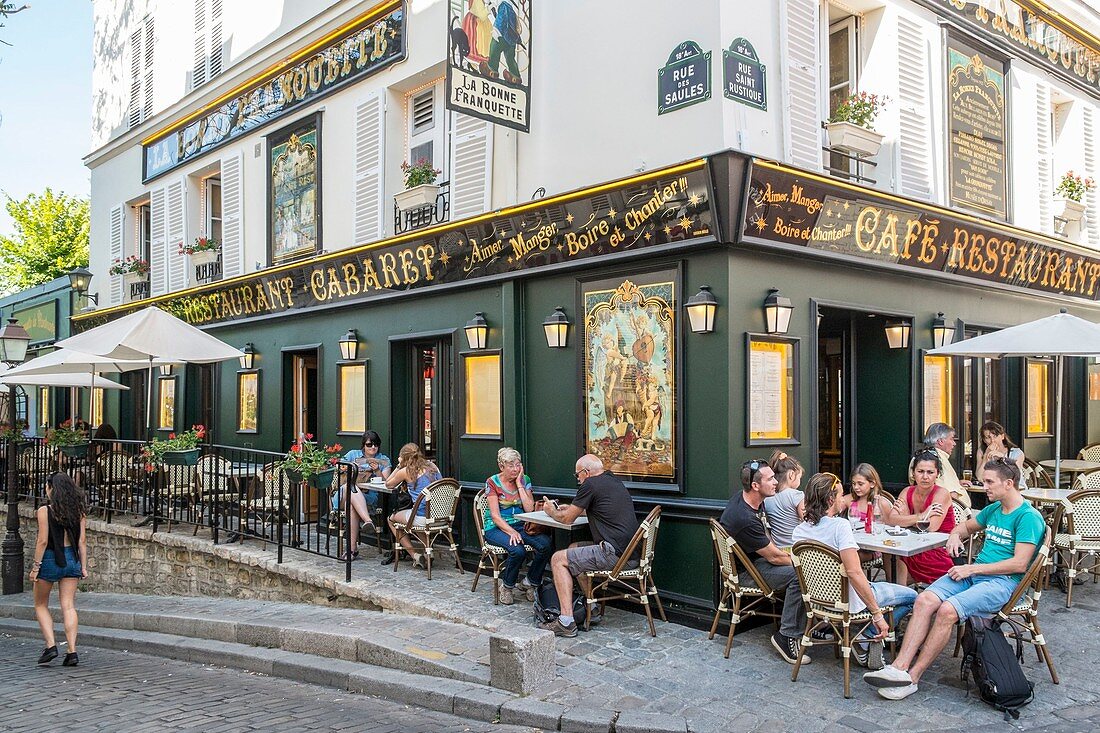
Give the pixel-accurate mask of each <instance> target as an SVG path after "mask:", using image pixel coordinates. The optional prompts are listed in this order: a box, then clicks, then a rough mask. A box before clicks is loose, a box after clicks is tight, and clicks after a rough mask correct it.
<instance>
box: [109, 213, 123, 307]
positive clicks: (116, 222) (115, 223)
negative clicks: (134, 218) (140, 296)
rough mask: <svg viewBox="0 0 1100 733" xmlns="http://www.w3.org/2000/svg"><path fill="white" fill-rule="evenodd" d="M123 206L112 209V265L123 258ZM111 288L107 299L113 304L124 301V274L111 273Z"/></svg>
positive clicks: (110, 230)
mask: <svg viewBox="0 0 1100 733" xmlns="http://www.w3.org/2000/svg"><path fill="white" fill-rule="evenodd" d="M122 213H123V208H122V206H115V207H113V208H112V209H111V220H110V223H109V228H108V237H109V241H110V252H111V265H114V264H115V260H121V259H122ZM110 287H111V289H110V294H109V295H108V298H107V301H108V302H109V303H110V304H112V305H117V304H119V303H121V302H122V275H111V286H110Z"/></svg>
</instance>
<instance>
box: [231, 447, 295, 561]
mask: <svg viewBox="0 0 1100 733" xmlns="http://www.w3.org/2000/svg"><path fill="white" fill-rule="evenodd" d="M260 478H261V481H262V484H263V491H261V492H257V493H256V494H255V495H252V496H249V495H248V493H247V492H246V493H245V495H244V497H243V498H242V499H241V510H242V512H243V513H244V514H245V523H246V525H247V524H248V523H250V522H252V521H254V519H258V520H259V522H260V531H259V532H256V531H255V529H246V532H248V534H251V535H254V536H258V537H259V538H260V539H261V540H262V541H263V547H264V549H265V550H266V549H267V543H268V542H279V537H278V536H277V535H278V533H279V531H280V530H279V527H281V526H284V525H288V524H290V509H289V502H288V501H287V500H286V497H287V496H289V495H290V491H291V483H290V479H288V478H287V477H286V476H285V475H284V474H283V469H282V468H280V467H278V466H276V465H275V464H273V463H268V464H266V465H265V466H264V467H263V469H262V470H261V471H260ZM272 530H274V531H272Z"/></svg>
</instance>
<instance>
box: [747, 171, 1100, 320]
mask: <svg viewBox="0 0 1100 733" xmlns="http://www.w3.org/2000/svg"><path fill="white" fill-rule="evenodd" d="M742 236H743V238H744V239H745V240H746V241H750V242H753V241H755V242H763V243H773V242H780V243H783V244H794V245H799V246H802V247H807V248H809V249H817V250H822V251H826V252H834V253H837V254H843V255H848V256H852V257H856V258H859V259H865V260H874V261H878V262H884V263H891V264H896V265H901V266H903V267H906V268H912V269H914V270H927V271H932V272H939V273H949V274H953V275H962V276H965V277H969V278H973V279H976V280H982V281H986V282H995V283H1000V284H1003V285H1014V286H1016V287H1021V288H1027V289H1028V290H1035V291H1040V292H1044V293H1057V294H1060V295H1072V296H1075V297H1078V298H1085V299H1088V300H1100V259H1097V258H1096V257H1092V256H1090V255H1087V254H1084V253H1083V252H1078V251H1076V250H1071V249H1068V248H1065V247H1060V246H1057V245H1055V244H1052V243H1050V241H1049V240H1046V239H1041V238H1039V236H1038V235H1034V234H1029V233H1028V232H1023V231H1020V230H1015V229H1011V228H1009V227H998V226H997V225H995V224H992V223H989V224H986V223H984V222H981V221H976V220H972V219H968V218H964V217H961V216H956V215H952V214H951V213H950V212H948V211H945V210H942V209H936V208H932V207H922V206H920V205H919V204H916V203H914V202H908V201H903V200H901V199H897V198H894V197H888V196H882V195H878V194H875V193H871V192H870V191H863V190H853V189H849V188H847V187H841V186H837V185H833V184H830V183H828V182H824V181H822V180H821V179H819V178H818V177H816V176H811V175H808V174H805V173H801V172H800V171H796V170H792V169H787V168H784V167H782V166H778V165H776V164H773V163H763V162H759V161H757V162H754V163H753V167H752V177H751V182H750V187H749V192H748V205H747V206H746V208H745V218H744V221H743V222H742Z"/></svg>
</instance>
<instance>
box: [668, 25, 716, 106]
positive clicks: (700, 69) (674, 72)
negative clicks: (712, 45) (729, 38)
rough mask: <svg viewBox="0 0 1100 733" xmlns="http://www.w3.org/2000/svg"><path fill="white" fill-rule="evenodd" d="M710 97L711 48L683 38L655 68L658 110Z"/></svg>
mask: <svg viewBox="0 0 1100 733" xmlns="http://www.w3.org/2000/svg"><path fill="white" fill-rule="evenodd" d="M708 99H710V51H707V52H706V53H703V49H701V48H700V47H699V44H698V43H696V42H695V41H684V42H683V43H681V44H680V45H679V46H677V47H676V48H675V50H673V52H672V53H671V54H669V56H668V61H667V62H665V65H664V66H662V67H661V68H659V69H657V114H659V115H663V114H664V113H665V112H672V111H673V110H677V109H683V108H684V107H690V106H691V105H693V104H697V103H699V102H705V101H706V100H708Z"/></svg>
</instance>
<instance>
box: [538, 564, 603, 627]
mask: <svg viewBox="0 0 1100 733" xmlns="http://www.w3.org/2000/svg"><path fill="white" fill-rule="evenodd" d="M584 609H585V598H584V593H583V592H582V591H581V589H580V588H578V587H577V585H576V583H574V584H573V618H574V619H576V621H577V626H578V627H579V628H582V629H583V628H584ZM560 615H561V601H559V600H558V589H557V588H555V587H554V578H553V577H552V576H551V575H550V573H546V576H545V577H544V578H543V579H542V583H540V584H539V586H538V587H537V588H535V623H537V624H541V623H550V622H551V621H553V620H554V619H556V618H557V617H558V616H560ZM593 620H595V619H593Z"/></svg>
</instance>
